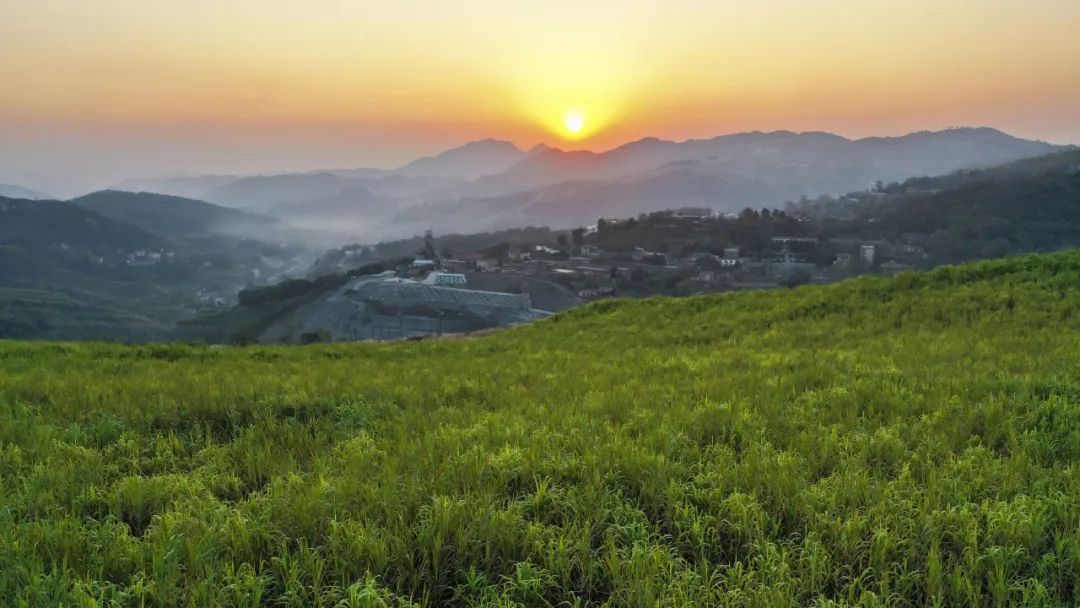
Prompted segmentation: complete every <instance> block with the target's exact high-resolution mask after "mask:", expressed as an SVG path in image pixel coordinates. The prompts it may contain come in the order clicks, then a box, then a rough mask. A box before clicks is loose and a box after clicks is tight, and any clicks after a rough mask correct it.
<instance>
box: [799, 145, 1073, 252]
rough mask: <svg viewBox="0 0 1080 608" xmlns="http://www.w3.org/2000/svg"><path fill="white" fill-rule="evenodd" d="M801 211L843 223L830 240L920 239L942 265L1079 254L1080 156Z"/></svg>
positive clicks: (898, 187) (831, 225)
mask: <svg viewBox="0 0 1080 608" xmlns="http://www.w3.org/2000/svg"><path fill="white" fill-rule="evenodd" d="M801 211H802V212H810V213H812V214H814V215H818V216H825V217H829V216H830V215H832V216H839V217H841V218H842V219H840V220H832V221H828V220H826V221H825V230H826V232H829V233H845V234H849V235H854V236H861V237H863V238H883V239H890V240H893V239H900V238H902V237H904V236H905V235H918V236H919V237H922V238H923V239H925V245H926V247H927V250H928V251H930V252H931V253H932V254H933V255H934V257H935V259H938V260H941V261H961V260H969V259H974V258H985V257H999V256H1004V255H1010V254H1016V253H1020V252H1032V251H1053V250H1057V249H1061V248H1065V247H1075V246H1078V245H1080V151H1072V152H1065V153H1059V154H1053V155H1049V156H1042V157H1038V158H1033V159H1027V160H1022V161H1018V162H1015V163H1010V164H1007V165H1001V166H998V167H993V168H989V169H980V170H971V171H961V172H957V173H953V174H950V175H945V176H940V177H921V178H915V179H909V180H907V181H905V182H903V183H901V184H891V185H888V186H883V187H882V188H880V190H879V191H877V192H874V193H869V194H867V193H853V194H851V195H849V196H848V197H845V198H841V199H839V200H834V199H831V198H827V197H826V198H823V199H819V200H817V201H813V202H811V203H809V204H806V205H803V206H802V209H801ZM852 212H853V213H854V217H853V218H850V217H847V216H848V214H850V213H852Z"/></svg>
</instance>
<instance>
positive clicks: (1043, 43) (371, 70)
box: [0, 0, 1080, 191]
mask: <svg viewBox="0 0 1080 608" xmlns="http://www.w3.org/2000/svg"><path fill="white" fill-rule="evenodd" d="M1077 31H1080V2H1078V1H1077V0H1038V1H1037V2H1032V1H1030V0H1025V1H1020V0H908V1H906V2H902V3H898V2H892V1H884V0H860V1H857V2H855V1H841V0H798V1H796V0H756V1H753V2H749V1H746V2H734V1H725V0H666V1H665V2H657V1H649V2H641V1H637V0H592V1H590V0H572V1H565V0H544V1H531V0H515V1H509V2H508V1H505V0H454V1H447V2H442V1H428V2H418V1H416V0H393V1H382V0H380V1H371V0H367V1H361V2H357V1H345V0H305V1H292V0H186V1H185V2H172V1H165V0H95V1H94V2H86V1H85V0H77V1H76V0H0V49H2V52H0V181H4V182H15V183H21V184H23V185H31V186H36V187H42V188H47V189H48V188H51V189H53V190H57V191H74V190H78V189H80V188H84V189H85V188H93V187H101V186H104V185H108V184H109V183H110V182H114V181H119V180H120V179H123V178H125V177H144V176H159V175H176V174H198V173H252V172H270V171H284V170H310V169H318V168H343V167H362V166H374V167H393V166H396V165H398V164H401V163H403V162H406V161H408V160H411V159H413V158H415V157H417V156H421V155H425V154H431V153H435V152H438V151H440V150H443V149H446V148H448V147H451V146H455V145H459V144H461V143H464V142H466V141H470V140H475V139H481V138H486V137H494V138H498V139H506V140H510V141H513V142H514V143H516V144H518V145H520V146H522V147H530V146H532V145H535V144H536V143H541V142H543V143H547V144H549V145H556V146H559V147H562V148H573V149H577V148H584V149H592V150H602V149H608V148H611V147H614V146H617V145H619V144H621V143H625V142H627V141H632V140H635V139H639V138H642V137H661V138H665V139H678V140H681V139H687V138H702V137H712V136H716V135H720V134H724V133H731V132H739V131H750V130H766V131H767V130H777V129H790V130H796V131H809V130H813V131H830V132H834V133H839V134H841V135H845V136H848V137H862V136H868V135H898V134H903V133H907V132H911V131H917V130H922V129H941V128H945V127H950V126H993V127H996V128H999V129H1002V130H1004V131H1006V132H1009V133H1012V134H1014V135H1017V136H1022V137H1030V138H1038V139H1043V140H1047V141H1052V142H1056V143H1080V36H1078V35H1076V32H1077ZM568 116H570V117H573V119H572V120H570V122H571V123H575V124H572V125H571V126H574V127H579V130H577V132H571V131H570V130H569V129H568V128H567V122H568Z"/></svg>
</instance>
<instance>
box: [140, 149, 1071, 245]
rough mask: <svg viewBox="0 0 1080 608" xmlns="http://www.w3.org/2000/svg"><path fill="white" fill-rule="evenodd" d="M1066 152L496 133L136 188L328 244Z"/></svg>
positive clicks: (796, 190) (819, 186) (841, 185)
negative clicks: (360, 164) (270, 220)
mask: <svg viewBox="0 0 1080 608" xmlns="http://www.w3.org/2000/svg"><path fill="white" fill-rule="evenodd" d="M1064 149H1067V147H1064V146H1056V145H1052V144H1048V143H1044V142H1039V141H1031V140H1025V139H1020V138H1017V137H1013V136H1011V135H1008V134H1005V133H1002V132H1001V131H997V130H995V129H990V128H964V129H950V130H945V131H923V132H918V133H912V134H909V135H905V136H901V137H870V138H863V139H847V138H844V137H841V136H838V135H833V134H830V133H818V132H807V133H794V132H790V131H775V132H769V133H764V132H753V133H739V134H733V135H723V136H720V137H714V138H711V139H693V140H687V141H682V142H675V141H667V140H661V139H655V138H647V139H642V140H639V141H635V142H631V143H628V144H626V145H623V146H620V147H618V148H615V149H612V150H608V151H605V152H590V151H580V150H579V151H568V150H561V149H558V148H551V147H547V146H542V145H541V146H536V147H534V148H532V149H529V150H523V149H521V148H519V147H517V146H515V145H514V144H512V143H510V142H506V141H498V140H493V139H488V140H482V141H476V142H472V143H468V144H465V145H464V146H460V147H458V148H454V149H451V150H447V151H445V152H442V153H440V154H437V155H434V156H429V157H425V158H421V159H418V160H415V161H413V162H410V163H407V164H405V165H403V166H401V167H398V168H396V169H392V170H380V169H345V170H329V171H321V172H313V173H289V174H278V175H262V176H248V177H235V178H230V177H228V176H205V177H200V178H181V180H180V181H178V180H176V179H170V180H162V181H159V182H146V181H141V182H139V184H138V185H139V186H140V187H142V188H143V189H145V190H151V191H157V192H162V193H166V194H185V195H187V196H192V197H194V198H200V199H203V200H206V201H209V202H212V203H216V204H219V205H223V206H229V207H237V208H243V209H249V210H257V211H259V212H260V213H264V214H267V215H272V216H275V217H279V218H282V219H286V220H288V221H289V222H291V223H295V224H297V225H302V226H306V227H310V228H313V229H318V230H323V231H325V232H326V233H327V235H328V238H330V239H331V240H334V239H344V240H352V241H356V240H372V239H375V238H386V237H399V236H409V235H411V234H415V233H417V232H419V231H422V230H424V229H427V228H431V227H434V228H436V229H437V230H438V231H443V232H449V231H467V232H476V231H478V230H486V229H497V228H507V227H513V226H524V225H549V226H552V227H567V226H573V225H579V224H582V223H586V222H590V221H595V219H596V218H598V217H602V216H628V215H634V214H637V213H641V212H646V211H653V210H656V209H661V208H665V207H679V206H707V207H711V208H713V209H715V210H717V211H720V212H734V211H738V210H739V209H741V208H743V207H746V206H753V207H761V206H780V205H782V204H783V202H784V201H786V200H796V199H799V198H800V197H803V196H809V197H814V196H818V195H821V194H840V193H844V192H848V191H851V190H854V189H858V188H866V187H868V186H869V185H870V184H873V183H874V182H877V181H884V182H891V181H900V180H903V179H907V178H910V177H916V176H922V175H940V174H945V173H949V172H952V171H956V170H958V169H968V168H976V167H985V166H992V165H997V164H1001V163H1006V162H1010V161H1014V160H1018V159H1022V158H1028V157H1032V156H1038V155H1042V154H1049V153H1052V152H1055V151H1060V150H1064Z"/></svg>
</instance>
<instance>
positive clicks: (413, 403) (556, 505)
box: [0, 252, 1080, 607]
mask: <svg viewBox="0 0 1080 608" xmlns="http://www.w3.org/2000/svg"><path fill="white" fill-rule="evenodd" d="M1078 332H1080V252H1065V253H1057V254H1051V255H1033V256H1026V257H1020V258H1011V259H1004V260H996V261H990V262H982V263H977V264H972V265H966V266H959V267H942V268H939V269H936V270H934V271H932V272H928V273H925V274H912V273H906V274H903V275H900V276H899V277H896V278H892V279H886V278H880V277H863V278H859V279H854V280H850V281H845V282H843V283H838V284H834V285H829V286H813V287H802V288H798V289H795V290H785V291H772V292H734V293H725V294H718V295H710V296H701V297H692V298H685V299H666V298H653V299H647V300H633V301H630V300H626V301H623V300H608V301H601V302H597V303H594V304H592V305H589V306H585V307H583V308H580V309H575V310H572V311H569V312H567V313H564V314H560V315H556V316H554V317H552V318H550V319H547V320H545V321H541V322H538V323H536V324H532V325H528V326H523V327H518V328H515V329H511V330H507V331H503V332H499V333H496V334H493V335H487V336H483V337H475V338H464V339H462V338H458V339H445V340H428V341H421V342H403V343H394V344H386V343H382V344H374V343H366V344H357V343H352V344H336V345H314V346H310V347H246V348H239V347H234V348H229V347H225V348H212V347H198V346H185V345H165V344H159V345H151V346H136V347H125V346H119V345H104V344H48V343H32V344H31V343H18V342H0V604H2V605H29V606H44V605H49V606H54V605H80V603H81V604H85V605H93V604H98V605H110V604H120V605H126V604H131V603H142V604H145V605H199V606H202V605H206V606H209V605H233V606H236V605H247V606H257V605H320V604H321V605H326V606H361V605H365V606H368V605H377V606H413V605H423V606H493V605H526V606H558V605H567V606H586V605H594V606H633V607H636V606H641V607H645V606H656V605H677V606H684V605H699V606H717V605H747V606H808V605H820V606H827V605H856V604H857V605H867V606H876V605H893V606H929V605H950V606H991V605H997V606H1019V605H1028V606H1076V605H1078V604H1080V586H1078V585H1077V578H1078V573H1077V563H1078V561H1077V556H1078V555H1080V467H1077V466H1076V463H1077V461H1078V459H1080V434H1078V433H1077V428H1080V390H1078V388H1077V382H1076V378H1078V377H1080V356H1078V355H1080V352H1078V348H1080V347H1078V346H1077V341H1076V335H1077V334H1078Z"/></svg>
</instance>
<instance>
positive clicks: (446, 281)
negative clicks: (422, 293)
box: [423, 272, 466, 286]
mask: <svg viewBox="0 0 1080 608" xmlns="http://www.w3.org/2000/svg"><path fill="white" fill-rule="evenodd" d="M423 282H424V284H425V285H441V286H454V285H464V284H465V283H466V280H465V275H463V274H460V273H456V272H433V273H431V274H429V275H428V276H427V277H426V278H424V281H423Z"/></svg>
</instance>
